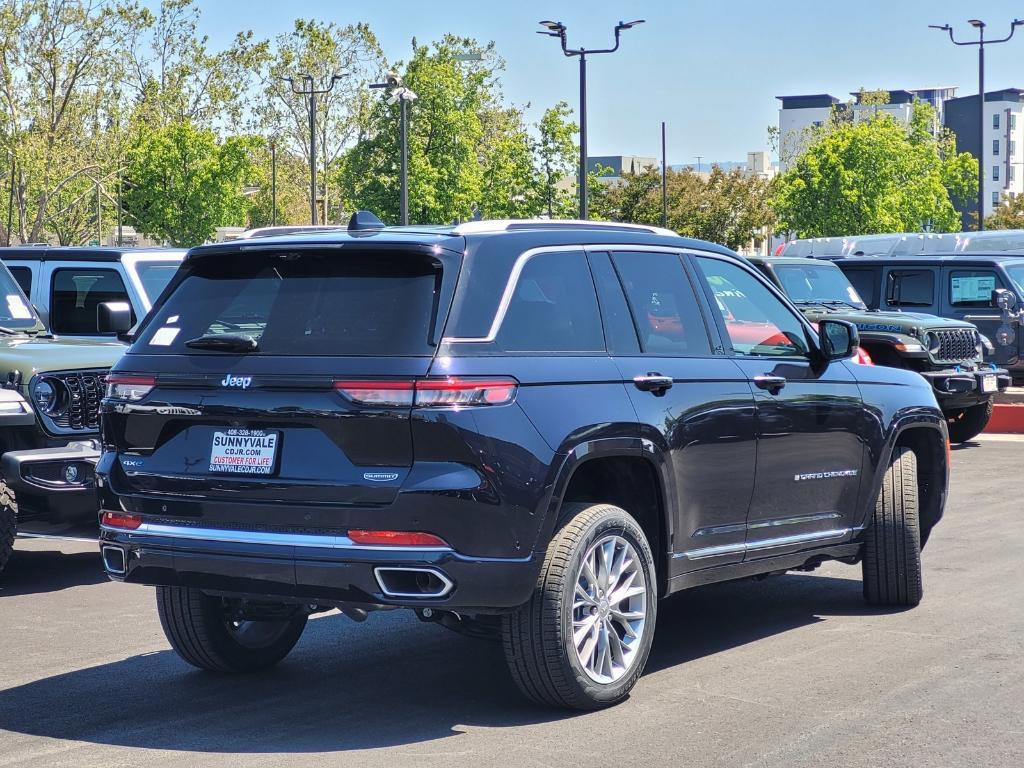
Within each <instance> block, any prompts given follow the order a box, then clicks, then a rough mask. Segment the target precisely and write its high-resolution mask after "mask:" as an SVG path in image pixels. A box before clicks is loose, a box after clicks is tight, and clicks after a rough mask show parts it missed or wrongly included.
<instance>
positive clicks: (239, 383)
mask: <svg viewBox="0 0 1024 768" xmlns="http://www.w3.org/2000/svg"><path fill="white" fill-rule="evenodd" d="M250 384H252V376H232V375H231V374H230V373H229V374H227V375H225V376H224V379H223V381H221V383H220V385H221V386H222V387H237V388H238V389H248V388H249V385H250Z"/></svg>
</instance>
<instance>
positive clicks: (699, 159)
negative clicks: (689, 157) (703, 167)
mask: <svg viewBox="0 0 1024 768" xmlns="http://www.w3.org/2000/svg"><path fill="white" fill-rule="evenodd" d="M694 157H695V158H697V173H698V174H699V173H700V161H701V160H703V159H704V155H694Z"/></svg>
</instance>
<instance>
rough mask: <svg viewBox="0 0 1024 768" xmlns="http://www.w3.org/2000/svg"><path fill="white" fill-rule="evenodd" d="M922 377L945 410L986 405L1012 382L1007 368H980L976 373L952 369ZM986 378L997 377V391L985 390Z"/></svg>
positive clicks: (931, 372) (929, 373) (933, 372)
mask: <svg viewBox="0 0 1024 768" xmlns="http://www.w3.org/2000/svg"><path fill="white" fill-rule="evenodd" d="M921 375H922V376H924V378H925V379H927V380H928V382H929V383H930V384H931V385H932V389H933V390H934V392H935V397H936V399H937V400H938V401H939V406H940V407H941V408H942V409H943V410H949V409H951V408H969V407H970V406H972V405H977V404H979V403H984V402H986V401H987V400H990V399H991V398H992V396H993V395H995V394H998V393H999V392H1002V391H1003V390H1005V389H1006V388H1007V387H1008V386H1010V384H1011V381H1012V379H1011V377H1010V373H1009V371H1007V370H1006V369H1005V368H980V369H979V370H976V371H961V370H957V369H955V368H952V369H947V370H943V371H924V372H923V373H922V374H921ZM986 376H995V379H996V389H995V391H990V392H985V391H984V390H983V386H982V382H983V381H984V378H985V377H986Z"/></svg>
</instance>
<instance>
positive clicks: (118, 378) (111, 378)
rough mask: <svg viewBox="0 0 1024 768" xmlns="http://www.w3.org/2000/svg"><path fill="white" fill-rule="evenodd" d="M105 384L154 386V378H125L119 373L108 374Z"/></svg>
mask: <svg viewBox="0 0 1024 768" xmlns="http://www.w3.org/2000/svg"><path fill="white" fill-rule="evenodd" d="M105 381H106V382H107V384H134V385H137V386H140V387H153V386H156V377H155V376H127V375H124V374H121V373H108V374H107V376H106V379H105Z"/></svg>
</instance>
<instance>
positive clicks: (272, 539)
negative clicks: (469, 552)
mask: <svg viewBox="0 0 1024 768" xmlns="http://www.w3.org/2000/svg"><path fill="white" fill-rule="evenodd" d="M100 528H101V529H102V530H104V531H108V532H110V533H127V534H135V533H141V534H146V535H150V536H164V537H166V538H171V539H186V540H189V541H216V542H220V543H227V544H255V545H258V546H284V547H316V548H319V549H350V550H356V551H361V550H375V551H382V552H451V551H452V548H451V547H391V546H385V545H373V544H356V543H355V542H354V541H352V539H350V538H348V537H347V536H333V535H322V534H314V533H278V532H262V531H235V530H230V529H224V528H193V527H190V526H184V525H163V524H160V523H143V524H142V525H140V526H139V527H138V528H134V529H132V528H117V527H115V526H111V525H100Z"/></svg>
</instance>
